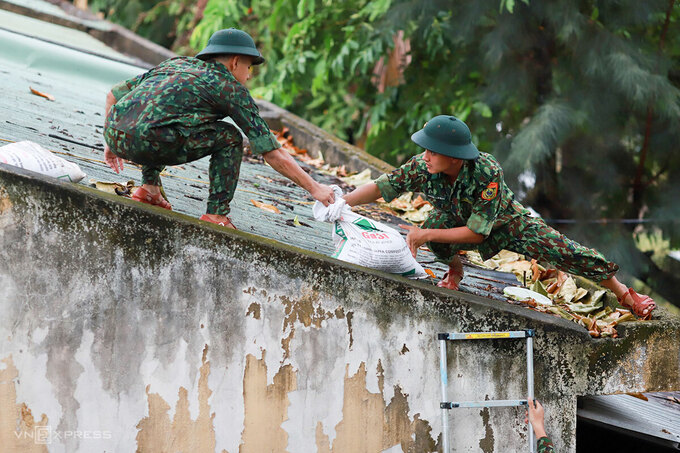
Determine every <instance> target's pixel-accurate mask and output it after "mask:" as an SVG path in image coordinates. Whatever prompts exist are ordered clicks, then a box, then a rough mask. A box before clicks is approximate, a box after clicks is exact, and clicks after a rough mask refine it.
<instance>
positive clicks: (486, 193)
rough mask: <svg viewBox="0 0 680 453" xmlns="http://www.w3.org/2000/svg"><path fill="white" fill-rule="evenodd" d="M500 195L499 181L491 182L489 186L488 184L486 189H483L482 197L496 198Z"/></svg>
mask: <svg viewBox="0 0 680 453" xmlns="http://www.w3.org/2000/svg"><path fill="white" fill-rule="evenodd" d="M497 195H498V183H497V182H491V183H489V185H488V186H486V189H484V190H483V191H482V199H483V200H487V201H489V200H493V199H494V198H496V196H497Z"/></svg>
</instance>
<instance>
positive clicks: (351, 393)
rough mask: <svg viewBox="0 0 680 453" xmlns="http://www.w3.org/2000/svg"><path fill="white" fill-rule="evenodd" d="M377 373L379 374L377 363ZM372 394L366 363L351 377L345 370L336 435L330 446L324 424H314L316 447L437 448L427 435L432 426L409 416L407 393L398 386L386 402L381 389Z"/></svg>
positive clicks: (409, 452)
mask: <svg viewBox="0 0 680 453" xmlns="http://www.w3.org/2000/svg"><path fill="white" fill-rule="evenodd" d="M377 372H378V374H379V376H380V375H381V373H382V366H381V365H379V366H378V369H377ZM382 385H383V384H382V381H381V384H380V393H371V392H370V391H368V389H367V387H366V364H365V363H363V362H362V363H361V365H360V366H359V369H358V370H357V372H356V374H355V375H354V376H349V373H348V371H346V373H345V384H344V394H343V406H342V416H343V418H342V420H341V421H340V422H339V423H338V424H337V425H336V426H335V432H336V437H335V439H334V440H333V445H332V447H331V445H330V441H329V436H327V435H326V434H325V432H324V427H323V423H321V422H318V423H317V425H316V448H317V451H319V452H328V453H345V452H352V453H374V452H380V451H384V450H387V449H389V448H392V447H395V446H397V445H399V446H400V447H401V449H402V451H403V452H405V453H427V452H435V451H437V445H436V443H435V441H434V440H433V439H432V437H431V436H430V431H431V427H430V426H429V424H428V423H427V422H426V421H423V420H420V418H419V414H416V415H415V416H414V418H413V420H411V419H410V418H409V416H408V412H409V405H408V395H407V394H404V393H403V392H402V389H401V387H400V386H399V385H395V386H394V396H393V397H392V399H391V400H390V402H389V404H387V405H386V404H385V399H384V395H383V391H382Z"/></svg>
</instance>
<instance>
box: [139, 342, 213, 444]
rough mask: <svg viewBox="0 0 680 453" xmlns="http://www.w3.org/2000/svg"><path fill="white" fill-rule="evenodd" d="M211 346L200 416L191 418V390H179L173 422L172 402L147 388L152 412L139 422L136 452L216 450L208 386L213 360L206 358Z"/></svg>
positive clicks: (202, 373) (203, 374) (204, 370)
mask: <svg viewBox="0 0 680 453" xmlns="http://www.w3.org/2000/svg"><path fill="white" fill-rule="evenodd" d="M207 352H208V346H207V345H206V346H205V348H204V350H203V357H202V363H203V365H202V366H201V368H200V369H199V373H200V377H199V379H198V417H197V418H196V420H192V419H191V414H190V412H189V398H188V391H187V389H185V388H184V387H180V388H179V391H178V399H177V405H176V407H175V416H174V417H173V419H172V421H170V416H169V415H168V411H169V410H170V405H168V403H167V402H166V401H165V400H163V398H162V397H161V396H160V395H159V394H157V393H149V390H150V386H147V387H146V395H147V400H148V406H149V415H148V416H147V417H144V418H143V419H142V420H140V422H139V423H138V424H137V429H138V430H139V432H138V433H137V452H138V453H165V452H169V451H187V452H188V451H190V452H194V453H203V452H205V453H214V451H215V428H214V426H213V419H214V418H215V413H214V412H213V413H211V412H210V405H209V404H208V399H209V398H210V395H211V394H212V391H211V390H210V389H209V388H208V376H209V375H210V362H209V361H208V360H207Z"/></svg>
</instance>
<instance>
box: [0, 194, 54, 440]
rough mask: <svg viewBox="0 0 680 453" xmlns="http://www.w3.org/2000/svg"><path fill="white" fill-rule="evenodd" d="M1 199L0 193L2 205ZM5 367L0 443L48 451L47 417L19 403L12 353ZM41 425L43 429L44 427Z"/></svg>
mask: <svg viewBox="0 0 680 453" xmlns="http://www.w3.org/2000/svg"><path fill="white" fill-rule="evenodd" d="M1 207H2V199H1V194H0V208H1ZM0 362H2V363H4V364H5V369H4V370H0V414H1V416H0V445H1V446H2V450H3V451H20V452H22V453H47V445H46V443H47V441H48V440H49V438H48V437H44V436H49V433H50V431H49V427H48V426H47V416H46V415H45V414H42V416H41V417H40V421H38V422H36V421H35V418H34V417H33V414H32V413H31V409H29V408H28V406H26V404H25V403H21V404H17V401H16V399H17V392H16V387H15V383H14V381H15V379H17V378H18V377H19V371H18V370H17V369H16V367H15V366H14V361H13V360H12V356H11V355H10V356H8V357H6V358H4V359H2V360H1V361H0ZM41 427H42V428H41Z"/></svg>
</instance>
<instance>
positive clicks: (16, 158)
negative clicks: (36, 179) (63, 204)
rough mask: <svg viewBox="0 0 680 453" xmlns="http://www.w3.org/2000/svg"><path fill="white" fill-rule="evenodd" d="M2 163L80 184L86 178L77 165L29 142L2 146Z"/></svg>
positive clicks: (0, 154) (0, 150) (0, 148)
mask: <svg viewBox="0 0 680 453" xmlns="http://www.w3.org/2000/svg"><path fill="white" fill-rule="evenodd" d="M0 163H3V164H7V165H12V166H14V167H19V168H24V169H26V170H30V171H34V172H36V173H40V174H43V175H47V176H52V177H54V178H57V179H64V180H66V181H71V182H78V181H80V180H81V179H83V178H84V177H85V173H83V171H82V170H81V169H80V167H79V166H78V165H77V164H74V163H73V162H69V161H67V160H66V159H62V158H61V157H59V156H57V155H54V154H52V153H51V152H50V151H48V150H46V149H45V148H43V147H42V146H40V145H38V144H37V143H33V142H31V141H28V140H25V141H21V142H16V143H11V144H9V145H5V146H0Z"/></svg>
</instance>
